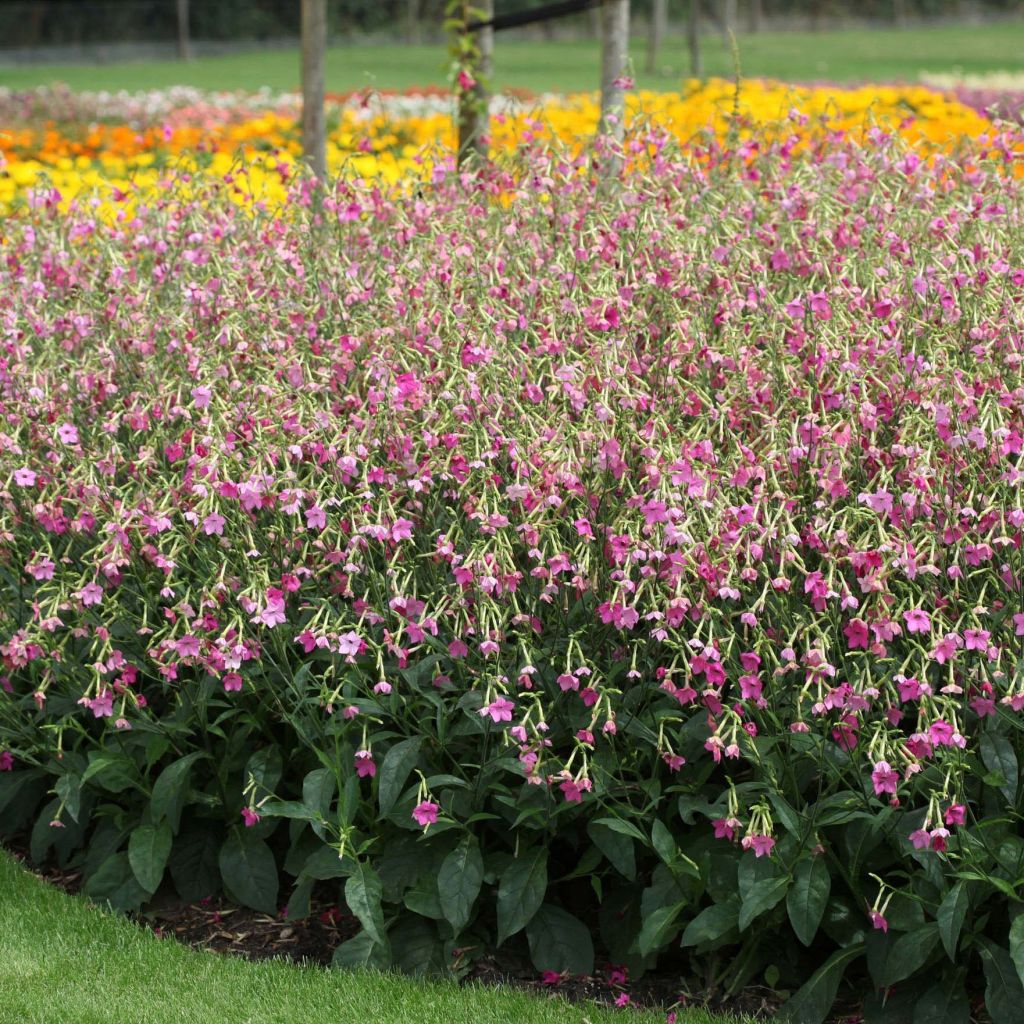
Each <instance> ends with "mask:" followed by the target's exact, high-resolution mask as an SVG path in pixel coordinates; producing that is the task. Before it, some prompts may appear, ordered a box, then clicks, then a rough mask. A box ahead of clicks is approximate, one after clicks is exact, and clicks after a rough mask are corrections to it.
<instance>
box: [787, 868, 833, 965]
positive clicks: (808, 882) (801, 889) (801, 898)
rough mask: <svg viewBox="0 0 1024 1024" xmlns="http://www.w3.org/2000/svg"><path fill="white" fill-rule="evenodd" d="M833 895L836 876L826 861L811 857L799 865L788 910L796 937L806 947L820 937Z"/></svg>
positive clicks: (789, 894)
mask: <svg viewBox="0 0 1024 1024" xmlns="http://www.w3.org/2000/svg"><path fill="white" fill-rule="evenodd" d="M831 891H832V876H831V875H830V874H829V871H828V865H827V864H826V863H825V859H824V858H823V857H809V858H808V859H806V860H802V861H801V862H800V863H799V864H798V865H797V867H796V871H795V872H794V873H793V886H792V888H791V889H790V890H789V892H788V893H786V910H787V912H788V913H789V923H790V924H791V925H792V926H793V931H794V932H795V933H796V937H797V938H798V939H799V940H800V941H801V942H802V943H803V944H804V945H805V946H809V945H810V944H811V943H812V942H813V941H814V936H815V935H817V934H818V926H819V925H820V924H821V919H822V916H823V915H824V913H825V907H826V906H827V905H828V897H829V893H830V892H831Z"/></svg>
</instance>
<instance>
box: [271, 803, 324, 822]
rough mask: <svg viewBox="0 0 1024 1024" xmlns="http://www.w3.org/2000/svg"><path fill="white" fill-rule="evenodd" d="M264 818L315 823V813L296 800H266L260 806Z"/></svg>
mask: <svg viewBox="0 0 1024 1024" xmlns="http://www.w3.org/2000/svg"><path fill="white" fill-rule="evenodd" d="M260 814H261V815H262V816H263V817H265V818H289V819H291V820H292V821H316V811H314V810H311V809H310V808H309V807H307V806H306V805H305V804H304V803H300V802H299V801H298V800H268V801H267V802H266V803H265V804H262V805H261V806H260Z"/></svg>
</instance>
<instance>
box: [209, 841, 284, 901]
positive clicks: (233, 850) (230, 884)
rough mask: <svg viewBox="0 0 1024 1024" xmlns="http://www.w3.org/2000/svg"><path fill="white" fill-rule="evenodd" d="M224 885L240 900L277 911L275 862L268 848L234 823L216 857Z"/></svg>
mask: <svg viewBox="0 0 1024 1024" xmlns="http://www.w3.org/2000/svg"><path fill="white" fill-rule="evenodd" d="M217 863H218V865H219V866H220V876H221V878H222V879H223V881H224V888H225V889H226V890H227V891H228V892H229V893H230V894H231V895H232V896H233V897H234V898H235V899H236V900H238V902H239V903H242V904H244V905H245V906H247V907H252V908H253V910H262V911H263V912H264V913H265V914H274V913H276V912H277V886H278V877H277V865H276V864H275V863H274V855H273V853H271V851H270V847H269V846H267V844H266V843H265V842H264V841H263V840H262V839H258V838H257V837H256V836H254V835H251V834H249V833H248V832H247V831H243V830H242V829H240V828H238V827H237V826H235V827H234V828H232V829H231V833H230V835H228V838H227V840H226V841H225V843H224V845H223V846H222V847H221V849H220V856H219V857H218V858H217Z"/></svg>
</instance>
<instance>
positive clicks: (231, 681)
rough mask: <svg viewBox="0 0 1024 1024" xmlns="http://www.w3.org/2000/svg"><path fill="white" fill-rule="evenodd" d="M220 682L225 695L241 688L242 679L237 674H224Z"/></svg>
mask: <svg viewBox="0 0 1024 1024" xmlns="http://www.w3.org/2000/svg"><path fill="white" fill-rule="evenodd" d="M221 682H222V683H223V684H224V692H225V693H233V692H235V691H237V690H240V689H241V688H242V677H241V676H240V675H239V674H238V673H237V672H225V673H224V678H223V679H221Z"/></svg>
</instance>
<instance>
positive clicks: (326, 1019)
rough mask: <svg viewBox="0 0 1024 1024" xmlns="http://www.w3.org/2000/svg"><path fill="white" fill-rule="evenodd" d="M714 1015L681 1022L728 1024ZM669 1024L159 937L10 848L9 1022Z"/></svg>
mask: <svg viewBox="0 0 1024 1024" xmlns="http://www.w3.org/2000/svg"><path fill="white" fill-rule="evenodd" d="M728 1020H730V1018H726V1017H722V1016H716V1015H714V1014H710V1013H706V1012H704V1011H700V1010H697V1011H691V1012H688V1013H681V1014H680V1015H679V1024H725V1022H727V1021H728ZM192 1021H195V1022H197V1024H198V1022H202V1024H271V1022H274V1024H278V1022H280V1024H305V1022H310V1024H312V1022H316V1024H587V1022H589V1024H611V1022H612V1021H615V1022H616V1024H663V1021H664V1015H663V1014H660V1013H653V1012H642V1013H641V1012H627V1011H618V1012H616V1011H609V1010H601V1009H598V1008H596V1007H593V1006H573V1005H570V1004H569V1003H567V1002H565V1001H564V1000H561V999H545V998H543V997H540V996H534V995H531V994H529V993H525V992H520V991H516V990H514V989H507V988H506V989H501V988H489V987H484V986H481V985H469V986H466V987H461V988H460V987H458V986H456V985H454V984H451V983H433V982H430V983H428V982H424V981H417V980H412V979H408V978H403V977H398V976H395V975H385V974H371V973H350V972H346V971H330V970H325V969H323V968H319V967H305V966H301V967H300V966H296V965H294V964H290V963H287V962H285V961H283V960H268V961H263V962H261V963H250V962H248V961H245V960H242V959H240V958H236V957H232V956H223V955H219V954H215V953H207V952H203V951H201V950H196V949H190V948H189V947H187V946H183V945H182V944H180V943H179V942H176V941H175V940H173V939H159V938H157V937H156V936H154V935H153V934H152V933H150V932H148V931H147V930H145V929H143V928H140V927H139V926H137V925H135V924H133V923H132V922H131V921H129V920H127V919H125V918H123V917H119V916H116V915H113V914H110V913H106V912H104V911H101V910H99V909H97V908H95V907H92V906H90V905H89V904H88V903H87V902H86V901H85V900H84V899H82V898H80V897H73V896H68V895H66V894H65V893H63V892H60V891H59V890H57V889H55V888H53V887H51V886H48V885H46V884H45V883H43V882H41V881H39V880H38V879H37V878H35V877H34V876H32V875H31V874H29V873H28V872H27V871H26V870H25V869H24V868H22V867H21V866H20V865H18V864H17V863H16V862H15V861H14V860H13V859H12V858H11V857H9V856H8V855H7V854H5V853H2V852H0V1022H2V1024H129V1022H130V1024H150V1022H153V1024H190V1022H192Z"/></svg>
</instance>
